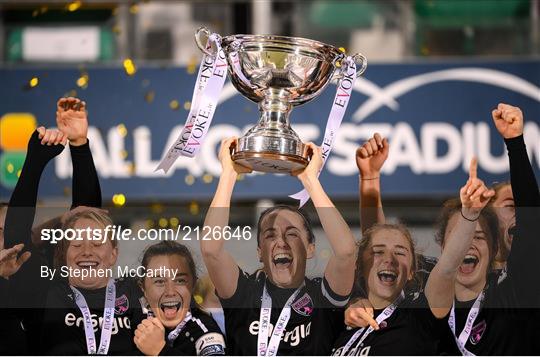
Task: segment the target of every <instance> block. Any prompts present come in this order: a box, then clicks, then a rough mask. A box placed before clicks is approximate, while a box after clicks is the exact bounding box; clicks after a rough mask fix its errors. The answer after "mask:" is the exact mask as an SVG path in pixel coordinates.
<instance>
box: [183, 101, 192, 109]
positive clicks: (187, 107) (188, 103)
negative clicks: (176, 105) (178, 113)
mask: <svg viewBox="0 0 540 357" xmlns="http://www.w3.org/2000/svg"><path fill="white" fill-rule="evenodd" d="M184 109H185V110H190V109H191V102H190V101H189V100H188V101H187V102H184Z"/></svg>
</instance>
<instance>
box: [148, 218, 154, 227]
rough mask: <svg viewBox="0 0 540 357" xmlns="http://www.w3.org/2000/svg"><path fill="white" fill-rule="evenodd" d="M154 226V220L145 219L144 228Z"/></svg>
mask: <svg viewBox="0 0 540 357" xmlns="http://www.w3.org/2000/svg"><path fill="white" fill-rule="evenodd" d="M153 227H154V221H153V220H151V219H147V220H146V228H153Z"/></svg>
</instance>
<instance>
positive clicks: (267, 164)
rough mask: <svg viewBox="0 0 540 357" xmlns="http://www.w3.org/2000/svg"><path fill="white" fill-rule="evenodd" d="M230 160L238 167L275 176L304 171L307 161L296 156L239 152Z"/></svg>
mask: <svg viewBox="0 0 540 357" xmlns="http://www.w3.org/2000/svg"><path fill="white" fill-rule="evenodd" d="M232 159H233V161H234V162H235V163H237V164H238V165H241V166H244V167H247V168H250V169H251V170H253V171H261V172H269V173H276V174H292V173H293V172H295V171H298V170H302V169H304V168H305V167H306V166H307V164H308V163H309V161H308V160H307V159H306V158H304V157H302V156H298V155H284V154H276V153H272V152H252V151H240V152H236V153H235V154H233V156H232Z"/></svg>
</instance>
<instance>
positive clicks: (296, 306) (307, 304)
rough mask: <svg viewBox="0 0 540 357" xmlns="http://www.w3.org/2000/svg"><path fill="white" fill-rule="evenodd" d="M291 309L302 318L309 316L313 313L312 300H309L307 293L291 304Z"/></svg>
mask: <svg viewBox="0 0 540 357" xmlns="http://www.w3.org/2000/svg"><path fill="white" fill-rule="evenodd" d="M292 308H293V310H294V311H296V312H297V313H298V314H300V315H302V316H311V314H312V313H313V300H311V297H310V296H309V295H308V293H305V294H304V295H302V297H301V298H300V299H298V300H296V301H295V302H294V303H293V304H292Z"/></svg>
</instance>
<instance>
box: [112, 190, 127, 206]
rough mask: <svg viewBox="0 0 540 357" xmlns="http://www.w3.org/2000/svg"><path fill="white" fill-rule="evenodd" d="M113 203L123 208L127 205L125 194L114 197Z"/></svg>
mask: <svg viewBox="0 0 540 357" xmlns="http://www.w3.org/2000/svg"><path fill="white" fill-rule="evenodd" d="M112 202H113V203H114V205H115V206H118V207H121V206H123V205H125V204H126V196H125V195H124V194H123V193H117V194H115V195H113V197H112Z"/></svg>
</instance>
